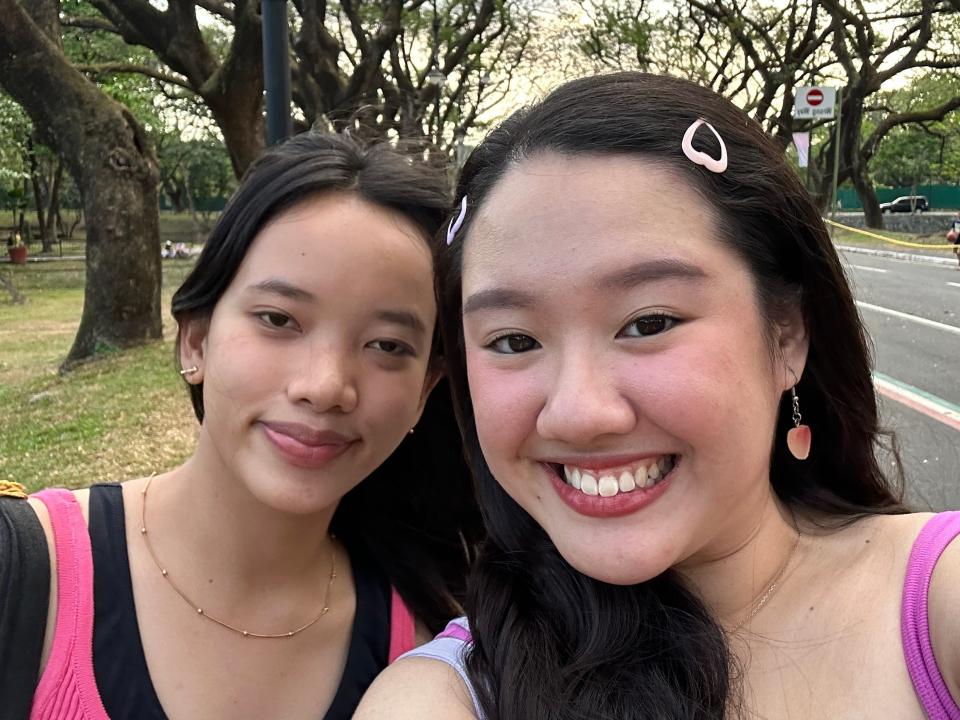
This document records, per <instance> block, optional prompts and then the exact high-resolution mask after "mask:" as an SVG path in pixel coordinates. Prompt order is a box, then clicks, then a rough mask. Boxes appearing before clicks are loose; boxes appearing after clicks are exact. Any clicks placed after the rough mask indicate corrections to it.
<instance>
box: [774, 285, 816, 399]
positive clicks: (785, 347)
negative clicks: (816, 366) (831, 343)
mask: <svg viewBox="0 0 960 720" xmlns="http://www.w3.org/2000/svg"><path fill="white" fill-rule="evenodd" d="M776 329H777V365H778V367H777V370H778V373H777V374H778V377H780V378H781V387H780V388H779V389H780V392H782V393H783V392H786V391H787V390H789V389H790V388H792V387H793V386H794V385H796V384H797V382H799V380H800V378H801V377H803V369H804V367H806V364H807V353H808V352H809V350H810V337H809V336H808V335H807V325H806V323H805V322H804V320H803V310H802V309H801V307H800V304H799V303H794V304H793V305H792V306H791V308H790V310H789V311H788V312H786V313H785V314H784V315H783V317H781V319H780V321H779V322H778V323H777V328H776Z"/></svg>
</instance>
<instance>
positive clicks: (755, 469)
mask: <svg viewBox="0 0 960 720" xmlns="http://www.w3.org/2000/svg"><path fill="white" fill-rule="evenodd" d="M455 207H456V214H455V215H454V217H453V218H452V219H451V221H450V225H449V228H450V231H449V247H448V248H446V250H445V251H444V252H443V254H442V256H441V258H440V261H439V265H438V276H439V278H440V283H441V290H442V292H441V328H442V331H443V333H444V336H445V345H446V347H448V348H450V350H451V352H450V353H449V355H448V357H447V363H448V369H449V377H450V380H451V383H452V387H453V392H454V396H455V401H456V404H457V406H458V418H459V419H460V421H461V429H462V432H463V436H464V440H465V444H466V446H467V453H468V456H469V459H470V463H471V466H472V470H473V473H474V475H475V477H476V481H477V483H478V487H479V495H480V502H481V507H482V509H483V512H484V517H485V520H486V522H487V531H488V538H487V540H486V542H485V544H484V546H483V547H482V550H481V552H480V557H479V559H478V562H477V564H476V566H475V569H474V573H473V576H472V580H471V585H470V591H469V593H468V599H467V602H466V610H467V614H466V618H465V619H463V620H459V621H456V622H454V623H453V624H452V625H451V626H450V627H449V628H448V630H447V631H445V632H444V633H443V634H442V635H441V636H440V638H438V639H437V640H435V641H433V642H431V643H430V644H428V645H426V646H423V647H421V648H418V649H417V650H415V651H413V652H411V653H410V654H409V656H408V657H406V658H403V659H401V660H400V661H399V662H397V663H396V664H395V665H393V666H391V667H390V668H388V669H387V670H386V671H385V672H384V673H383V674H382V675H381V676H380V678H379V679H378V680H377V681H376V682H375V683H374V685H373V686H372V687H371V690H370V692H369V693H368V695H367V696H366V698H365V699H364V702H363V703H362V704H361V707H360V709H359V710H358V713H357V716H356V718H357V720H386V719H388V718H389V720H420V718H424V717H442V718H445V720H468V719H470V718H486V719H487V720H534V719H535V720H575V719H576V720H586V719H595V720H601V719H602V720H641V719H644V720H674V719H680V718H683V719H689V720H694V719H696V720H708V719H720V718H760V717H762V718H833V719H836V718H897V720H913V719H916V720H920V719H921V718H923V717H928V718H931V719H934V720H947V719H949V720H957V719H958V718H960V706H958V701H960V612H957V608H958V607H960V542H957V541H956V540H955V538H956V537H957V535H958V534H960V513H956V512H946V513H941V514H936V515H934V514H930V513H917V514H909V513H907V512H906V509H905V507H904V506H903V504H902V503H901V493H900V489H899V483H894V482H893V481H891V480H889V479H888V477H887V475H886V471H888V470H892V471H893V472H894V473H895V474H896V475H897V476H898V479H899V475H900V472H899V463H898V460H897V457H896V454H895V453H893V454H884V453H883V447H882V445H883V443H882V442H881V441H882V440H884V435H885V434H884V433H883V432H881V430H880V428H879V425H878V412H877V401H876V396H875V393H874V388H873V384H872V381H871V367H870V353H869V345H868V341H867V337H866V334H865V332H864V328H863V326H862V323H861V320H860V318H859V317H858V314H857V309H856V305H855V303H854V299H853V297H852V294H851V290H850V287H849V285H848V284H847V281H846V278H845V276H844V270H843V267H842V265H841V263H840V261H839V259H838V257H837V253H836V251H835V249H834V247H833V245H832V243H831V241H830V237H829V235H828V233H827V230H826V228H825V226H824V223H823V221H822V219H821V217H820V213H819V211H818V208H817V207H816V205H815V204H814V202H813V201H812V200H811V198H810V196H809V194H808V193H807V191H806V190H805V189H804V187H803V185H802V183H801V182H800V181H799V179H798V178H797V176H796V174H795V173H794V172H793V171H792V170H791V168H790V167H789V165H788V164H787V163H786V161H785V160H784V154H783V149H782V147H780V146H779V145H778V144H777V143H776V142H774V141H773V140H772V139H771V138H770V137H769V136H768V135H766V134H765V133H764V132H763V130H762V129H761V128H760V126H759V125H757V123H755V122H754V121H753V120H751V119H750V118H748V117H747V116H746V115H745V114H744V113H743V112H742V111H740V110H739V109H737V108H736V107H735V106H734V105H732V104H731V103H730V102H728V101H727V100H725V99H723V98H721V97H720V96H718V95H716V94H715V93H713V92H712V91H710V90H707V89H705V88H701V87H698V86H696V85H694V84H691V83H689V82H686V81H683V80H680V79H677V78H670V77H658V76H654V75H647V74H640V73H619V74H613V75H606V76H600V77H589V78H584V79H580V80H575V81H573V82H570V83H567V84H565V85H563V86H561V87H560V88H558V89H557V90H555V91H554V92H552V93H551V94H550V95H548V96H547V97H546V98H545V99H544V100H543V101H542V102H539V103H537V104H535V105H533V106H532V107H530V108H528V109H525V110H522V111H520V112H518V113H516V114H515V115H514V116H512V117H511V118H509V119H508V120H507V121H505V122H504V123H503V124H502V125H501V126H500V127H499V128H497V129H496V130H494V131H493V132H491V133H490V135H489V136H488V137H487V138H486V139H485V140H484V141H483V143H481V144H480V145H479V146H478V147H477V149H476V150H475V151H474V152H473V154H472V156H471V157H470V159H469V161H468V162H467V164H466V167H465V169H464V171H463V175H462V177H461V179H460V183H459V187H458V190H457V195H456V204H455ZM878 450H880V451H881V453H880V455H879V456H878V454H877V451H878ZM879 458H883V461H882V462H881V459H879ZM891 458H892V459H893V460H894V463H893V464H891V463H890V459H891ZM438 661H439V662H438Z"/></svg>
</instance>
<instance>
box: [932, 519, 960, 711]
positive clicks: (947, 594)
mask: <svg viewBox="0 0 960 720" xmlns="http://www.w3.org/2000/svg"><path fill="white" fill-rule="evenodd" d="M927 602H928V605H927V612H928V618H929V622H930V640H931V642H932V644H933V654H934V657H936V659H937V665H939V667H940V673H941V675H943V679H944V681H945V682H946V683H947V687H948V688H950V692H951V694H952V695H953V698H954V699H955V700H957V702H960V613H958V612H957V608H958V607H960V539H956V538H954V540H953V542H951V543H950V544H949V545H948V546H947V548H946V549H945V550H944V551H943V554H942V555H941V556H940V559H939V561H937V564H936V567H935V568H934V570H933V577H932V578H931V580H930V592H929V594H928V595H927Z"/></svg>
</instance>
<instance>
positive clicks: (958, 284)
mask: <svg viewBox="0 0 960 720" xmlns="http://www.w3.org/2000/svg"><path fill="white" fill-rule="evenodd" d="M947 285H953V286H954V287H960V283H955V282H948V283H947Z"/></svg>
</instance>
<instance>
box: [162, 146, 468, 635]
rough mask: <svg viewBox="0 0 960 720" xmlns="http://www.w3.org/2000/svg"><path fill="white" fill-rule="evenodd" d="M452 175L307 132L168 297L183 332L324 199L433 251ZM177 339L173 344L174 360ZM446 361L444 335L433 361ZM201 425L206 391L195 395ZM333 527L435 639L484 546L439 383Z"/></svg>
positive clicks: (276, 152)
mask: <svg viewBox="0 0 960 720" xmlns="http://www.w3.org/2000/svg"><path fill="white" fill-rule="evenodd" d="M447 183H448V180H447V174H446V170H445V169H444V168H438V167H435V166H431V165H429V164H428V163H426V162H424V161H423V160H422V157H417V156H415V155H412V154H407V153H404V152H402V151H400V150H398V149H396V148H394V147H391V146H390V145H387V144H376V145H363V144H361V143H359V142H358V141H356V140H354V139H352V138H350V137H348V136H345V135H331V134H325V133H321V132H317V131H310V132H306V133H302V134H300V135H296V136H294V137H293V138H291V139H290V140H287V141H286V142H284V143H283V144H282V145H278V146H275V147H273V148H270V149H269V150H267V152H266V153H264V155H263V156H262V157H261V158H260V159H258V160H257V161H256V162H255V163H254V164H253V165H251V167H250V168H249V169H248V170H247V172H246V174H245V175H244V177H243V179H242V180H241V182H240V186H239V187H238V188H237V190H236V192H235V193H234V195H233V197H231V199H230V202H229V203H228V204H227V207H226V208H225V209H224V212H223V214H222V215H221V216H220V219H219V221H218V222H217V224H216V227H214V229H213V231H212V232H211V234H210V237H209V238H208V239H207V242H206V243H205V245H204V247H203V251H202V252H201V254H200V257H199V258H198V260H197V264H196V266H195V267H194V268H193V270H192V271H191V273H190V274H189V275H188V276H187V278H186V280H185V281H184V283H183V285H181V287H180V288H179V289H178V290H177V292H176V293H175V294H174V296H173V303H172V310H173V316H174V317H175V318H176V320H177V322H178V323H180V324H181V325H182V323H183V322H184V321H185V320H187V319H192V318H204V317H208V316H209V315H210V314H211V313H212V312H213V309H214V307H215V306H216V304H217V302H218V301H219V299H220V297H221V296H222V295H223V293H224V292H225V291H226V289H227V287H228V286H229V285H230V283H231V282H232V281H233V278H234V276H235V275H236V273H237V270H238V268H239V267H240V264H241V263H242V262H243V258H244V257H245V256H246V254H247V251H248V250H249V248H250V246H251V244H252V243H253V241H254V239H255V238H256V236H257V234H258V233H259V231H260V229H261V228H262V227H264V225H266V224H267V223H268V222H269V221H270V220H271V219H272V218H274V217H276V216H277V215H279V214H280V213H282V212H284V211H285V210H288V209H290V208H292V207H294V206H295V205H297V204H299V203H302V202H304V201H306V200H308V199H310V198H313V197H316V196H317V195H320V194H323V193H329V192H351V193H356V194H357V195H359V196H360V197H362V198H364V199H365V200H368V201H369V202H372V203H375V204H377V205H382V206H384V207H388V208H392V209H394V210H396V211H398V212H400V213H402V214H403V215H404V216H406V217H407V218H408V219H409V220H410V221H411V222H413V223H414V224H415V225H416V226H417V227H419V228H420V229H421V230H422V231H423V237H424V241H425V242H428V243H430V244H431V250H432V251H433V252H434V253H435V252H436V249H437V248H436V247H435V244H434V242H433V238H434V237H435V235H436V232H437V229H438V227H439V225H440V222H441V219H442V217H443V215H444V212H445V209H446V207H447V206H448V205H449V191H448V187H447ZM179 344H180V336H179V333H178V335H177V349H178V357H179ZM439 358H440V347H439V342H438V337H435V338H434V342H433V347H432V349H431V363H432V364H433V366H434V367H437V365H438V363H439ZM189 388H190V397H191V400H192V402H193V408H194V412H195V413H196V416H197V419H198V420H199V421H200V422H203V421H204V409H203V384H202V383H199V384H197V385H190V386H189ZM331 529H332V531H333V532H335V533H336V534H337V536H338V537H340V539H342V540H343V541H344V542H345V543H346V545H347V547H348V548H349V549H350V551H351V553H361V552H362V553H365V554H366V555H367V556H368V557H371V558H372V559H373V561H374V562H376V563H377V564H379V565H380V567H381V568H382V569H383V571H384V572H385V574H386V575H387V577H388V578H389V580H390V582H391V583H392V584H393V586H394V587H396V588H397V590H398V591H399V592H400V594H401V595H402V596H403V599H404V600H405V601H406V603H407V604H408V605H409V606H410V608H411V610H412V611H413V612H414V614H415V615H416V616H417V617H418V618H419V619H420V620H421V621H422V622H423V623H424V624H425V625H426V626H427V627H428V628H430V629H431V630H433V631H434V632H439V631H440V630H441V629H442V628H443V625H444V624H445V623H446V622H447V620H449V619H450V618H451V617H452V616H453V615H455V614H457V613H458V611H459V600H461V599H462V596H463V593H464V588H465V582H466V574H467V565H468V557H467V555H466V552H465V551H466V549H467V548H472V547H474V546H475V544H476V543H477V542H479V539H480V537H481V524H480V516H479V511H478V510H477V508H476V503H475V500H474V495H473V492H472V488H471V487H470V482H469V475H468V471H467V468H466V466H465V465H464V461H463V453H462V450H461V443H460V438H459V436H458V434H457V432H456V423H455V420H454V416H453V410H452V406H451V400H450V392H449V388H448V386H447V384H446V382H445V381H442V382H441V383H440V384H439V385H438V386H437V387H436V388H435V389H434V391H433V392H432V393H431V395H430V398H429V399H428V400H427V404H426V406H425V408H424V411H423V414H422V416H421V418H420V421H419V422H418V424H417V432H416V433H415V434H413V435H408V436H407V437H406V438H404V440H403V442H401V444H400V446H399V447H398V448H397V449H396V450H395V451H394V452H393V454H392V455H391V456H390V457H388V458H387V460H386V461H385V462H384V463H383V464H382V465H381V466H380V467H378V468H377V469H376V470H374V471H373V473H371V474H370V476H369V477H367V478H366V479H365V480H364V481H363V482H362V483H360V485H358V486H357V487H356V488H354V489H353V490H351V491H350V492H349V493H347V495H346V496H345V497H344V498H343V500H342V501H341V502H340V505H339V506H338V507H337V511H336V513H335V514H334V517H333V522H332V524H331Z"/></svg>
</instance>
